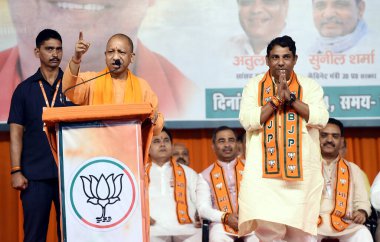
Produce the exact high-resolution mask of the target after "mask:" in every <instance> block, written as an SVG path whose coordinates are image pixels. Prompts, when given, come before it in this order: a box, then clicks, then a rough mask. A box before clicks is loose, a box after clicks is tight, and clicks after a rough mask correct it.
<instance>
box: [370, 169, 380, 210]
mask: <svg viewBox="0 0 380 242" xmlns="http://www.w3.org/2000/svg"><path fill="white" fill-rule="evenodd" d="M371 203H372V206H373V207H374V208H375V209H376V210H377V211H380V172H379V173H378V174H377V176H376V178H375V180H374V181H373V184H372V187H371Z"/></svg>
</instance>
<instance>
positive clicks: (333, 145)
mask: <svg viewBox="0 0 380 242" xmlns="http://www.w3.org/2000/svg"><path fill="white" fill-rule="evenodd" d="M327 145H331V146H332V147H334V148H335V144H334V143H331V142H326V143H324V144H323V146H327Z"/></svg>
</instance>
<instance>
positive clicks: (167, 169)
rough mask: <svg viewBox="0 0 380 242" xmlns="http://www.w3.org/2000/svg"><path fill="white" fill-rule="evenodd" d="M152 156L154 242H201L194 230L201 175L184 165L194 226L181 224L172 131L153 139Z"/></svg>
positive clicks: (150, 195) (189, 207)
mask: <svg viewBox="0 0 380 242" xmlns="http://www.w3.org/2000/svg"><path fill="white" fill-rule="evenodd" d="M149 155H150V158H151V160H152V163H151V165H150V166H148V169H147V175H148V176H149V209H150V217H151V226H150V241H151V242H172V241H174V242H177V241H178V242H179V241H186V242H198V241H199V238H201V237H202V235H201V233H202V231H201V229H199V228H196V227H195V226H194V223H193V222H194V221H195V212H196V193H195V190H196V186H197V180H198V174H197V173H196V172H195V171H194V170H193V169H191V168H190V167H188V166H185V165H180V166H181V167H182V168H183V170H184V172H185V176H186V202H187V208H188V214H189V216H190V219H191V221H192V223H185V224H180V223H179V221H178V220H179V219H178V217H177V209H176V207H177V204H176V201H175V199H174V179H173V168H172V162H171V161H170V158H171V155H172V138H171V134H170V133H169V131H168V130H167V129H166V128H164V129H163V131H162V132H161V133H160V134H159V135H157V136H153V139H152V143H151V147H150V150H149Z"/></svg>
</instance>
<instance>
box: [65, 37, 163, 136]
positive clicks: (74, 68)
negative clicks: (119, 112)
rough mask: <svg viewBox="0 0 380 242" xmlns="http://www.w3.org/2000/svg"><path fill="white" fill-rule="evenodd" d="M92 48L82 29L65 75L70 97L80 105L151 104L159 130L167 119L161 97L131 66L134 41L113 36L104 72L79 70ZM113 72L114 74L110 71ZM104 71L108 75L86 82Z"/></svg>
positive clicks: (108, 48) (110, 40)
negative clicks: (132, 70) (161, 110)
mask: <svg viewBox="0 0 380 242" xmlns="http://www.w3.org/2000/svg"><path fill="white" fill-rule="evenodd" d="M89 47H90V43H88V42H86V41H85V40H84V39H83V34H82V32H80V34H79V40H78V42H77V43H76V45H75V52H74V55H73V57H72V59H71V61H70V62H69V65H68V67H67V68H66V71H65V74H64V75H63V83H62V85H63V90H65V91H64V92H65V94H66V95H67V97H69V99H70V100H72V101H73V102H74V103H75V104H79V105H100V104H132V103H149V104H151V105H152V107H153V108H154V112H155V113H154V115H153V116H152V117H151V119H152V122H153V124H154V125H155V128H154V132H155V133H159V132H160V131H161V129H162V126H163V122H164V121H163V117H162V115H161V114H160V113H159V112H158V100H157V96H156V94H155V93H154V92H153V91H152V89H151V88H150V86H149V84H148V83H147V82H146V81H145V80H143V79H141V78H138V77H137V76H135V75H133V74H132V72H131V71H130V70H129V69H128V66H129V64H130V63H132V62H133V61H134V53H133V42H132V40H131V39H130V38H129V37H128V36H126V35H124V34H115V35H113V36H112V37H111V38H110V39H109V40H108V42H107V47H106V51H105V58H106V66H107V67H106V68H105V69H104V70H103V71H102V72H84V73H79V67H80V63H81V60H82V57H83V55H84V54H85V53H86V52H87V50H88V48H89ZM118 62H119V63H120V65H119V64H118ZM109 71H111V73H108V74H106V72H109ZM101 74H105V75H103V76H101V77H98V78H96V79H94V80H93V81H89V82H85V83H83V82H84V81H86V80H90V79H91V78H94V77H97V76H99V75H101ZM82 83H83V84H82ZM78 84H79V85H78ZM75 85H78V86H75Z"/></svg>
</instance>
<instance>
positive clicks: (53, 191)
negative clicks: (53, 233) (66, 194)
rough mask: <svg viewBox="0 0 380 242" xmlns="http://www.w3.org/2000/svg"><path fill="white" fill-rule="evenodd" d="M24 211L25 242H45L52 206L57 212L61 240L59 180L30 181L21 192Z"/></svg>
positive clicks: (58, 231)
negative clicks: (52, 205)
mask: <svg viewBox="0 0 380 242" xmlns="http://www.w3.org/2000/svg"><path fill="white" fill-rule="evenodd" d="M21 201H22V207H23V210H24V242H45V241H46V236H47V231H48V227H49V217H50V210H51V204H52V202H53V203H54V207H55V210H56V211H57V217H56V219H57V234H58V238H59V241H60V239H61V231H60V205H59V185H58V179H49V180H40V181H30V180H29V181H28V187H27V188H26V189H25V190H24V191H22V192H21Z"/></svg>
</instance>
